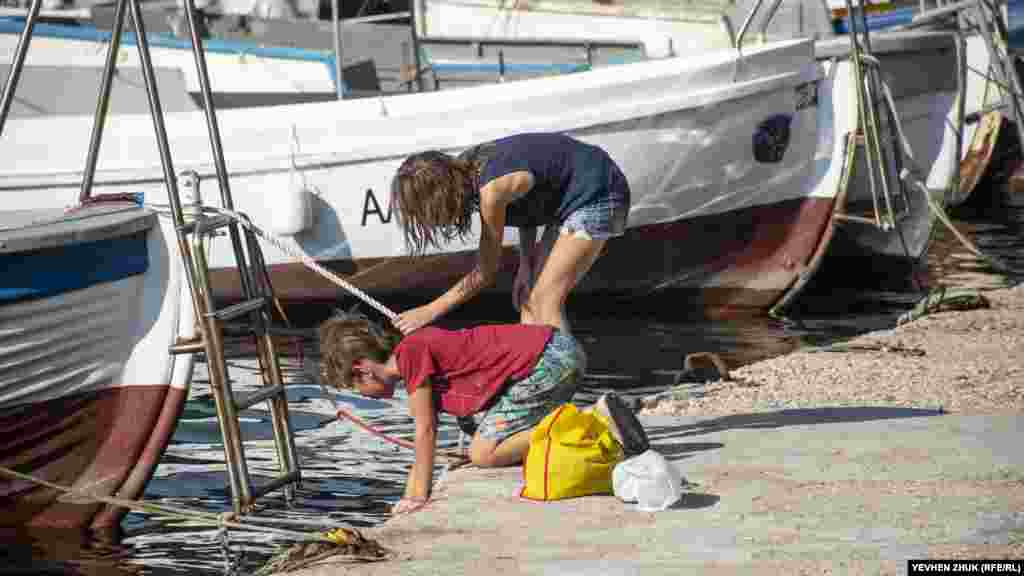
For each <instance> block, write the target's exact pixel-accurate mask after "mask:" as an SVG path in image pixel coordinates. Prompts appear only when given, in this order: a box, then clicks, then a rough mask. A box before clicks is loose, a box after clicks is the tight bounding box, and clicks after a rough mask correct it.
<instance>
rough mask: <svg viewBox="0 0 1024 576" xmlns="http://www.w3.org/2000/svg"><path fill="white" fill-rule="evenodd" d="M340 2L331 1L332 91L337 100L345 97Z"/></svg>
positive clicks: (338, 0)
mask: <svg viewBox="0 0 1024 576" xmlns="http://www.w3.org/2000/svg"><path fill="white" fill-rule="evenodd" d="M340 4H341V0H331V22H333V23H334V26H332V28H334V78H335V81H334V90H335V92H337V94H338V100H341V99H343V98H344V97H345V89H344V86H345V80H344V77H343V75H342V74H343V73H342V71H341V57H342V38H341V6H340Z"/></svg>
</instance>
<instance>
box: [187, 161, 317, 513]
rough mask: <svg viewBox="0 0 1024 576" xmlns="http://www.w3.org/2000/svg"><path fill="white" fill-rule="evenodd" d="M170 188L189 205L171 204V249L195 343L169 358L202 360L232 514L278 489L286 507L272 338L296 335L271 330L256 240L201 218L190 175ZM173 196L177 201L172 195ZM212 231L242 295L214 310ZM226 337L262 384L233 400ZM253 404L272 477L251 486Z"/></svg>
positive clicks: (287, 467)
mask: <svg viewBox="0 0 1024 576" xmlns="http://www.w3.org/2000/svg"><path fill="white" fill-rule="evenodd" d="M178 182H179V183H180V184H181V186H180V187H181V188H182V189H184V190H185V195H186V196H187V197H188V198H186V199H187V200H188V201H189V202H188V204H187V205H186V206H185V207H183V205H182V202H181V199H180V198H175V201H173V202H172V203H171V204H172V212H173V213H174V218H175V224H176V225H175V229H176V230H177V234H178V237H179V242H178V245H179V246H184V247H186V248H187V249H186V250H184V251H183V252H182V257H183V259H184V260H185V265H186V270H187V271H189V280H190V282H189V284H190V287H191V290H192V302H193V304H194V306H195V311H196V318H197V319H199V321H198V325H199V335H198V337H196V338H193V339H191V340H185V341H180V342H177V343H175V344H174V345H172V346H171V348H170V350H171V352H172V353H176V354H184V353H190V352H203V353H204V354H205V356H206V364H207V368H208V370H209V376H210V389H211V392H212V393H213V397H214V402H215V404H216V410H217V420H218V423H219V424H220V430H221V436H222V438H223V444H224V457H225V460H226V463H227V471H228V481H229V484H230V489H231V494H232V506H233V508H234V510H235V512H236V513H244V512H246V511H248V510H250V509H251V508H252V506H253V504H254V503H255V501H256V499H258V498H260V497H262V496H264V495H266V494H268V493H270V492H274V491H276V490H279V489H282V488H283V489H284V492H285V497H286V498H287V499H288V500H291V499H292V498H293V497H294V489H295V485H296V484H297V483H298V482H299V481H300V480H301V478H302V474H301V472H300V469H299V463H298V457H297V454H296V450H295V440H294V434H293V430H292V427H291V422H290V418H289V414H288V396H287V393H286V390H285V383H284V378H283V376H282V373H281V365H280V362H279V358H278V354H277V350H276V347H275V338H274V336H275V335H281V334H282V333H284V334H286V335H291V336H294V335H295V333H296V331H295V330H288V329H285V328H275V327H274V326H273V323H272V317H273V310H272V305H273V302H274V298H273V294H272V293H271V288H270V285H269V282H267V281H266V280H265V279H266V278H268V276H267V272H266V264H265V262H264V260H263V255H262V252H261V250H260V247H259V243H258V241H257V238H256V234H255V233H254V232H253V231H252V230H251V229H249V228H246V227H245V226H242V225H240V223H239V222H238V221H237V220H236V219H234V218H233V217H231V216H227V215H224V214H217V215H208V214H206V213H205V212H204V211H203V210H202V206H201V205H200V201H201V200H200V199H201V195H200V193H199V183H200V180H199V175H198V174H196V173H195V172H191V171H188V172H183V173H182V174H181V175H179V179H178ZM223 188H224V187H222V190H223ZM173 193H174V194H177V190H174V191H173ZM222 202H223V203H224V204H225V205H227V206H231V201H230V192H227V193H226V194H225V193H224V192H223V191H222ZM220 228H225V229H226V230H227V233H226V234H225V235H226V236H229V237H230V238H229V239H230V241H231V245H232V251H233V255H234V260H235V264H236V266H237V269H238V273H239V277H240V283H241V286H242V292H243V300H242V301H241V302H237V303H234V304H230V305H227V306H222V307H218V306H217V303H216V301H215V299H214V297H213V286H212V285H211V279H210V269H209V266H208V264H207V260H206V251H207V247H208V246H207V240H208V238H209V237H210V236H212V235H214V231H215V230H217V229H220ZM226 332H229V333H231V334H237V333H242V334H244V335H246V336H247V337H252V338H255V340H256V358H257V361H258V362H259V366H260V376H261V379H262V380H263V385H262V386H261V387H260V388H259V389H257V390H255V391H251V392H249V391H246V392H236V391H234V390H233V389H232V383H233V382H234V380H233V379H232V378H230V377H229V374H228V370H229V365H228V363H227V361H226V357H225V353H224V342H225V337H226V334H225V333H226ZM261 403H266V404H267V405H268V408H269V410H270V422H271V426H272V429H273V433H274V444H275V447H276V452H277V460H278V468H279V471H278V473H277V474H276V475H274V476H271V477H270V479H269V480H267V481H264V482H261V483H259V484H257V483H255V482H254V481H253V478H252V477H251V475H250V471H249V466H248V463H247V461H246V456H245V442H244V439H243V438H242V429H241V426H240V425H239V414H240V413H241V412H242V411H243V410H247V409H250V408H252V407H253V406H256V405H257V404H261Z"/></svg>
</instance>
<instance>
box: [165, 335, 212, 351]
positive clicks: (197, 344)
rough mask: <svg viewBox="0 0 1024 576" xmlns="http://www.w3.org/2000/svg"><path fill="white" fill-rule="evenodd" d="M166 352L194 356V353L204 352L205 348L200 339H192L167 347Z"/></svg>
mask: <svg viewBox="0 0 1024 576" xmlns="http://www.w3.org/2000/svg"><path fill="white" fill-rule="evenodd" d="M167 350H168V351H169V352H170V353H171V354H195V353H196V352H204V351H206V346H205V345H204V344H203V339H202V338H193V339H191V340H180V339H179V340H178V341H177V342H175V343H174V344H171V345H170V346H168V347H167Z"/></svg>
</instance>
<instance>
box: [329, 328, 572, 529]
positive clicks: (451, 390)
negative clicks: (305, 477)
mask: <svg viewBox="0 0 1024 576" xmlns="http://www.w3.org/2000/svg"><path fill="white" fill-rule="evenodd" d="M577 348H578V344H577V342H576V340H575V339H573V337H572V336H570V335H569V334H567V333H565V332H562V331H560V330H558V329H556V328H553V327H550V326H543V325H535V324H500V325H483V326H477V327H474V328H467V329H461V330H446V329H442V328H438V327H434V326H428V327H425V328H421V329H419V330H417V331H415V332H413V333H412V334H409V335H408V336H405V337H404V338H403V337H402V336H401V335H400V334H399V333H398V332H397V331H394V330H391V329H388V328H382V327H380V326H378V325H377V324H375V323H374V322H372V321H370V320H369V319H367V318H366V317H363V316H359V315H351V314H348V315H338V316H335V317H332V318H330V319H328V320H327V321H325V322H324V323H323V324H321V325H320V352H321V367H322V370H321V373H322V375H323V377H324V378H325V380H326V382H327V383H328V384H331V385H333V386H337V387H340V388H351V389H354V390H356V391H357V392H358V393H360V394H362V395H364V396H369V397H372V398H391V397H392V396H393V395H394V393H395V387H396V386H397V385H398V383H399V381H404V385H405V389H406V391H407V392H408V395H409V412H410V414H411V415H412V417H413V418H414V419H415V422H416V439H415V441H414V444H415V448H416V450H415V451H416V459H415V463H414V464H413V466H412V469H410V471H409V480H408V482H407V483H406V486H405V495H404V497H403V498H402V500H400V501H399V502H398V504H396V505H395V507H394V508H393V512H395V513H402V512H411V511H413V510H416V509H418V508H420V507H422V506H423V505H424V504H425V503H426V502H427V499H428V498H429V496H430V490H431V484H432V477H433V469H434V455H435V447H436V439H437V412H438V411H440V412H444V413H446V414H451V415H453V416H456V417H459V418H460V421H466V420H469V419H472V421H473V424H474V425H475V426H476V433H475V434H474V436H473V441H472V443H471V444H470V446H469V458H470V461H471V462H473V464H476V465H477V466H484V467H491V466H510V465H514V464H518V463H520V462H522V460H523V458H524V457H525V456H526V452H527V450H528V449H529V446H530V431H531V429H532V428H533V427H534V426H535V425H536V424H537V423H539V422H540V421H541V420H542V419H543V418H544V416H546V415H547V414H548V413H549V412H550V411H551V410H552V409H554V408H555V407H556V406H558V405H559V404H562V403H564V402H568V401H569V400H570V399H571V398H572V396H573V394H574V393H575V391H576V386H577V383H578V381H579V379H580V376H581V375H580V374H579V369H578V366H577V358H578V357H579V352H578V350H577Z"/></svg>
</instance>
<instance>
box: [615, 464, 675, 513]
mask: <svg viewBox="0 0 1024 576" xmlns="http://www.w3.org/2000/svg"><path fill="white" fill-rule="evenodd" d="M682 484H683V478H682V476H680V474H679V471H678V470H676V467H675V466H673V465H672V464H670V463H669V462H668V460H666V459H665V457H664V456H662V455H661V454H659V453H657V452H655V451H654V450H648V451H646V452H644V453H643V454H640V455H638V456H634V457H632V458H627V459H626V460H623V461H622V462H619V463H618V464H617V465H616V466H615V468H614V469H612V492H613V493H614V494H615V495H616V496H617V497H618V498H619V499H620V500H622V501H623V502H636V508H637V510H642V511H644V512H655V511H658V510H665V509H666V508H668V507H669V506H671V505H673V504H675V503H676V502H677V501H678V500H679V498H681V497H682V495H683V487H682Z"/></svg>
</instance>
